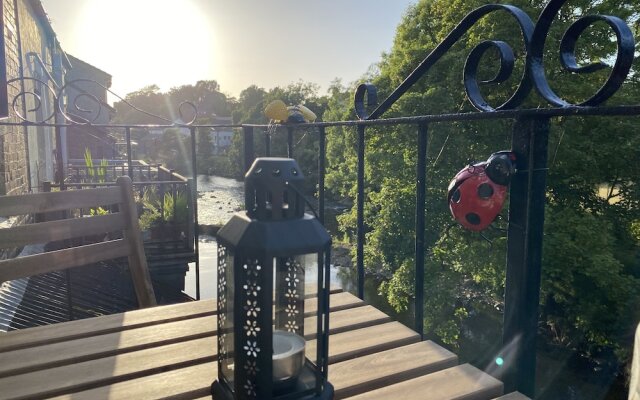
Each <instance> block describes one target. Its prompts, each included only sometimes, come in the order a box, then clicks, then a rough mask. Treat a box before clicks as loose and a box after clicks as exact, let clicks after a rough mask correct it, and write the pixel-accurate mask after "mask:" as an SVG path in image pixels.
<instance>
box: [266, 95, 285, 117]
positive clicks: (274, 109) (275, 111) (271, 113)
mask: <svg viewBox="0 0 640 400" xmlns="http://www.w3.org/2000/svg"><path fill="white" fill-rule="evenodd" d="M264 115H266V116H267V118H269V119H272V120H275V121H286V120H287V118H289V110H287V106H286V105H285V104H284V101H282V100H274V101H272V102H271V103H269V104H267V107H265V109H264Z"/></svg>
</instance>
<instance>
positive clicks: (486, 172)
mask: <svg viewBox="0 0 640 400" xmlns="http://www.w3.org/2000/svg"><path fill="white" fill-rule="evenodd" d="M514 162H515V156H514V155H513V153H511V152H506V151H505V152H499V153H494V154H492V155H491V157H490V158H489V160H488V161H486V162H481V163H477V164H474V165H469V166H467V167H465V168H463V169H462V170H461V171H460V172H458V173H457V174H456V176H455V177H454V178H453V180H452V181H451V183H450V184H449V189H448V201H449V209H450V210H451V214H452V215H453V218H455V220H456V221H458V222H459V223H460V225H462V226H463V227H465V228H466V229H469V230H470V231H474V232H479V231H482V230H484V229H486V228H488V227H489V225H491V223H492V222H493V221H494V220H495V219H496V217H497V216H498V214H500V211H501V210H502V206H503V205H504V202H505V200H506V198H507V185H508V183H509V180H510V179H511V176H512V175H513V173H514V172H515V166H514ZM496 171H497V172H496ZM492 178H494V179H492ZM496 181H498V182H499V183H498V182H496Z"/></svg>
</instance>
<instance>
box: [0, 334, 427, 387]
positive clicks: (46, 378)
mask: <svg viewBox="0 0 640 400" xmlns="http://www.w3.org/2000/svg"><path fill="white" fill-rule="evenodd" d="M364 331H370V332H371V335H368V334H367V333H366V332H364ZM350 334H352V335H350ZM369 336H370V337H369ZM84 340H86V339H82V340H81V341H84ZM417 340H418V336H417V334H416V333H415V332H413V331H411V330H410V329H408V328H406V327H404V326H402V325H401V324H399V323H397V322H391V323H386V324H382V325H377V326H373V327H369V328H364V329H357V330H353V331H348V332H342V333H338V334H335V335H331V336H330V340H329V360H330V362H337V361H339V360H345V359H348V358H351V357H355V356H359V355H364V354H369V353H371V352H375V351H377V350H378V349H385V348H390V346H391V347H393V346H396V345H399V344H404V343H411V342H415V341H417ZM307 346H308V347H307V349H308V351H309V354H315V341H309V342H308V343H307ZM216 350H217V344H216V339H215V337H213V336H212V337H206V338H203V339H197V340H190V341H184V342H179V343H175V344H169V345H165V346H158V347H152V348H149V349H144V350H140V351H134V352H128V353H124V354H119V355H115V356H110V357H104V358H99V359H95V360H90V361H84V362H78V363H75V364H70V365H64V366H59V367H55V368H50V369H46V370H39V371H34V372H29V373H25V374H21V375H14V376H8V377H5V378H0V388H5V387H6V388H7V390H6V391H4V390H3V396H6V397H7V398H29V397H34V396H55V395H62V394H65V393H69V392H72V391H81V390H86V389H91V388H94V387H98V386H103V385H108V384H112V383H116V382H120V381H123V380H128V379H133V378H136V377H141V376H148V375H151V374H155V373H159V372H163V371H165V370H167V369H176V368H181V367H183V366H187V365H194V364H199V363H202V362H207V361H213V360H214V359H215V352H216ZM29 382H34V383H35V384H29Z"/></svg>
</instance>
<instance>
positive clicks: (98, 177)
mask: <svg viewBox="0 0 640 400" xmlns="http://www.w3.org/2000/svg"><path fill="white" fill-rule="evenodd" d="M84 164H85V166H86V167H87V174H88V176H89V177H91V180H92V181H97V182H100V183H104V182H105V181H106V179H107V166H108V165H109V162H108V161H107V160H106V159H104V158H103V159H102V160H100V165H99V166H96V165H95V164H94V162H93V157H92V156H91V150H89V148H88V147H85V149H84Z"/></svg>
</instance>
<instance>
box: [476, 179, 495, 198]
mask: <svg viewBox="0 0 640 400" xmlns="http://www.w3.org/2000/svg"><path fill="white" fill-rule="evenodd" d="M478 196H480V198H481V199H488V198H489V197H491V196H493V187H491V185H489V184H488V183H483V184H482V185H480V186H478Z"/></svg>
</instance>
